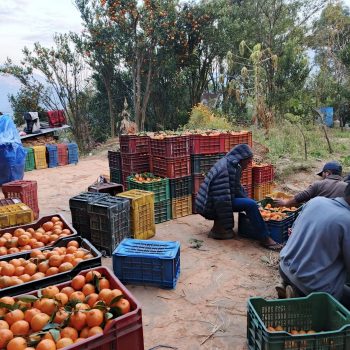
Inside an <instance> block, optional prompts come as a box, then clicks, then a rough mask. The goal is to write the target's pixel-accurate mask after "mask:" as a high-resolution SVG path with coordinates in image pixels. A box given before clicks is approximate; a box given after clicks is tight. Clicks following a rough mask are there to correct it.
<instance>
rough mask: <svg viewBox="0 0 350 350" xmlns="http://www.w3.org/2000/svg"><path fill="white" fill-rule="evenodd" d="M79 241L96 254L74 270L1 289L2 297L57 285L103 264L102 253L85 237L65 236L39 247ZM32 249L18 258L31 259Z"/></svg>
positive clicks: (4, 258)
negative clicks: (53, 242)
mask: <svg viewBox="0 0 350 350" xmlns="http://www.w3.org/2000/svg"><path fill="white" fill-rule="evenodd" d="M70 241H77V242H78V243H79V245H80V247H82V248H84V249H86V250H88V251H90V252H91V254H92V255H93V256H94V257H93V258H92V259H88V260H83V261H81V262H80V263H79V264H77V265H76V266H75V267H74V268H73V269H72V270H70V271H67V272H60V273H57V274H56V275H52V276H47V277H44V278H41V279H40V280H34V281H29V282H26V283H23V284H20V285H15V286H11V287H7V288H3V289H0V297H3V296H8V295H9V296H11V295H19V294H25V293H28V292H31V291H33V290H36V289H39V288H43V287H46V286H49V285H52V284H54V285H56V284H57V283H61V282H65V281H68V280H70V279H72V278H73V277H74V276H76V275H77V274H78V273H79V272H80V271H82V270H85V269H90V268H92V267H97V266H101V257H102V256H101V253H100V252H99V251H98V250H97V249H96V248H95V247H94V246H93V245H92V244H91V243H90V242H89V241H88V240H87V239H85V238H82V237H80V236H73V237H63V238H62V239H60V240H59V241H57V242H55V244H53V245H52V246H51V247H49V248H48V247H43V248H39V250H53V249H54V248H55V247H66V246H67V244H68V242H70ZM30 253H31V252H30V251H28V252H24V253H22V254H18V255H17V256H16V259H20V258H24V259H25V260H27V259H30ZM11 259H13V257H12V256H6V255H5V256H1V257H0V261H10V260H11Z"/></svg>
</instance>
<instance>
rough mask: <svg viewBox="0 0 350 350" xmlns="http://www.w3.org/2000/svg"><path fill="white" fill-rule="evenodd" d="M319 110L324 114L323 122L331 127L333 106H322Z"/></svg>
mask: <svg viewBox="0 0 350 350" xmlns="http://www.w3.org/2000/svg"><path fill="white" fill-rule="evenodd" d="M320 111H321V113H322V114H323V115H324V118H323V123H324V124H325V125H327V126H329V127H330V128H331V127H332V126H333V107H322V108H320Z"/></svg>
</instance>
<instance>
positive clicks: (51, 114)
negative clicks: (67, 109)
mask: <svg viewBox="0 0 350 350" xmlns="http://www.w3.org/2000/svg"><path fill="white" fill-rule="evenodd" d="M47 114H48V119H49V124H50V127H51V128H54V127H60V126H62V125H63V124H66V123H67V121H66V117H65V115H64V111H63V110H56V111H48V112H47Z"/></svg>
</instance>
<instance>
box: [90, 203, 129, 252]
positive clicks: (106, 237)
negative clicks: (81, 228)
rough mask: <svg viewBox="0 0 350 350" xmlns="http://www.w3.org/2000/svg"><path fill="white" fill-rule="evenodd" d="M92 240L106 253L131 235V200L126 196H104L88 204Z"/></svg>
mask: <svg viewBox="0 0 350 350" xmlns="http://www.w3.org/2000/svg"><path fill="white" fill-rule="evenodd" d="M88 215H89V217H90V233H91V242H92V243H93V244H94V245H95V246H96V247H97V248H99V249H100V250H101V251H102V252H103V253H104V254H106V255H109V256H110V255H112V252H113V250H114V249H115V247H116V246H117V244H118V243H119V242H121V241H122V240H123V239H124V238H127V237H130V202H129V200H128V199H126V198H119V197H111V196H108V197H104V198H101V199H100V200H98V201H96V202H93V203H90V204H88Z"/></svg>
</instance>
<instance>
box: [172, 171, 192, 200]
mask: <svg viewBox="0 0 350 350" xmlns="http://www.w3.org/2000/svg"><path fill="white" fill-rule="evenodd" d="M169 184H170V198H171V199H173V198H179V197H183V196H188V195H190V194H192V176H184V177H180V178H178V179H170V180H169Z"/></svg>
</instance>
